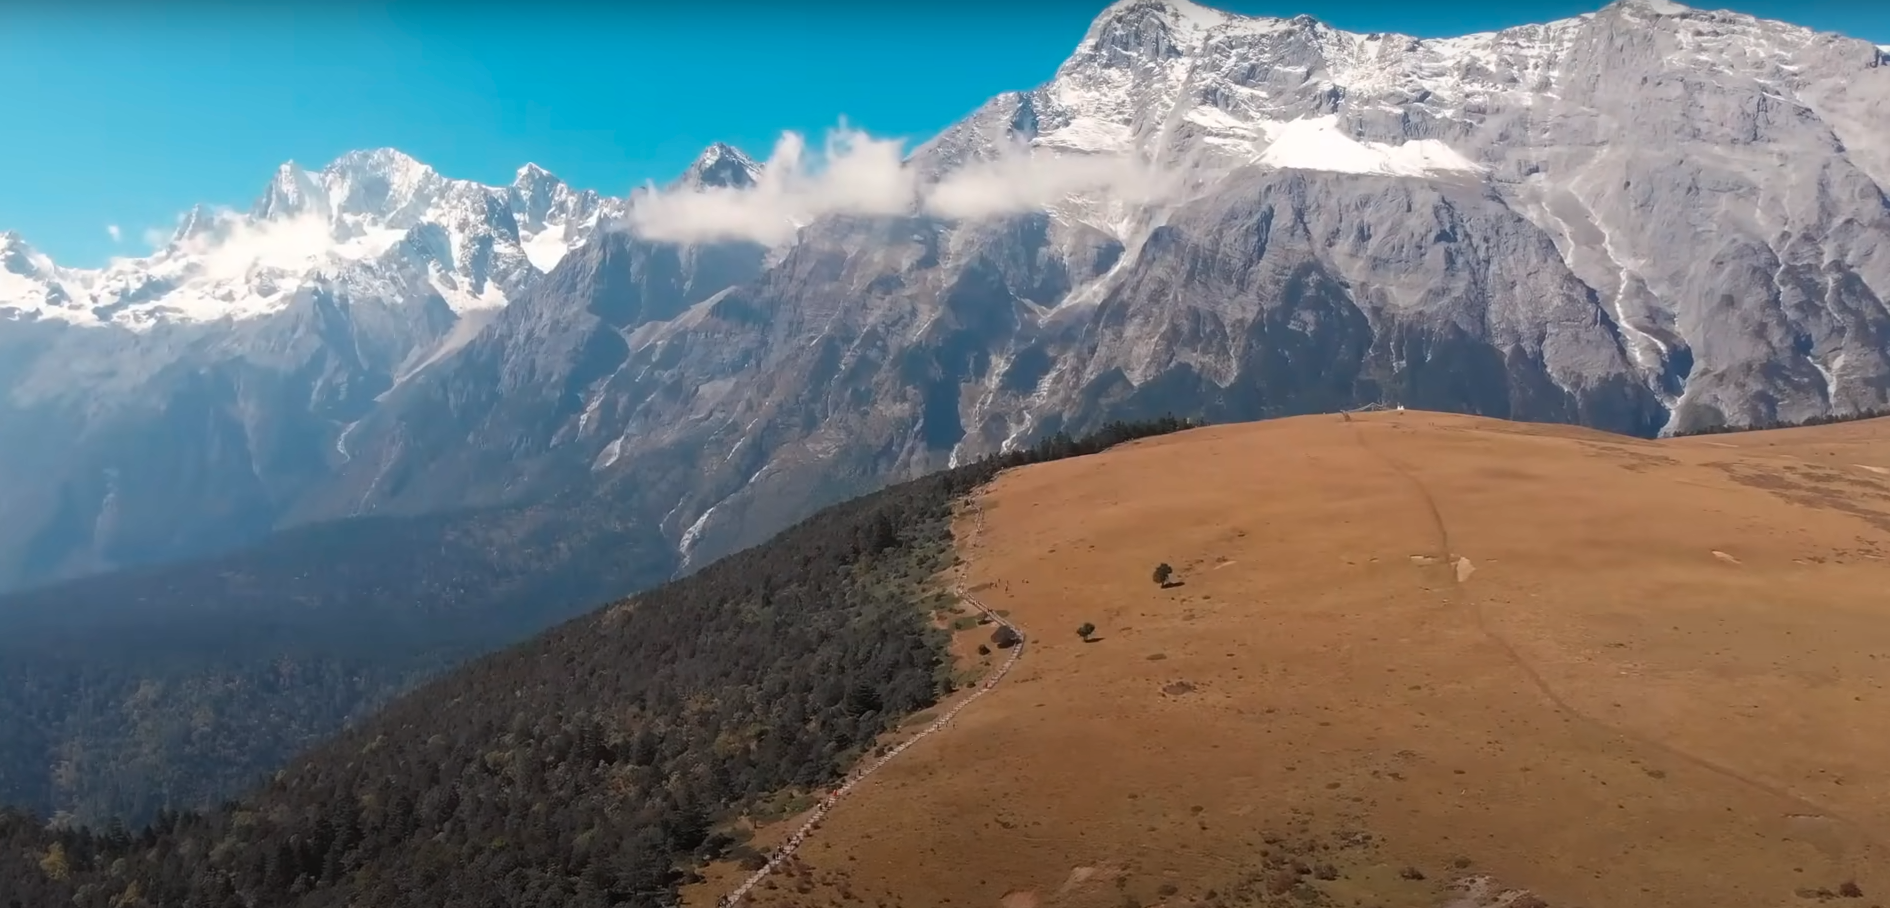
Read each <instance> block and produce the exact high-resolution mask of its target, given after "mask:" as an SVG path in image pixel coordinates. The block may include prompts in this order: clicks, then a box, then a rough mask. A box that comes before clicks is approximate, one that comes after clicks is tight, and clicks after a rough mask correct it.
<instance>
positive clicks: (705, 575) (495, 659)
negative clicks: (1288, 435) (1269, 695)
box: [0, 422, 1182, 908]
mask: <svg viewBox="0 0 1890 908" xmlns="http://www.w3.org/2000/svg"><path fill="white" fill-rule="evenodd" d="M1179 428H1182V426H1181V424H1179V423H1174V422H1168V423H1161V424H1154V425H1143V426H1116V427H1113V428H1112V429H1111V431H1110V432H1109V433H1108V434H1107V435H1105V436H1102V437H1098V438H1092V439H1086V440H1084V441H1081V442H1071V441H1070V440H1069V439H1067V438H1065V439H1059V440H1057V441H1056V442H1055V443H1053V444H1047V445H1045V446H1043V447H1042V448H1041V449H1039V450H1035V451H1031V452H1020V453H1019V454H1016V455H1012V456H1010V457H1008V458H1005V459H1004V460H1002V461H999V460H990V461H984V462H980V463H978V464H973V465H967V466H966V467H963V468H960V469H958V470H954V471H950V472H947V473H941V474H937V475H934V476H931V477H927V478H925V479H922V480H918V481H915V482H912V483H906V484H903V485H900V486H897V487H894V488H891V489H887V490H883V491H881V492H879V493H876V494H874V495H872V496H868V497H866V498H862V499H859V500H856V501H853V502H849V503H847V504H845V505H842V506H838V507H834V508H830V509H827V510H824V511H822V512H821V513H820V514H818V515H816V516H815V517H813V518H810V519H809V520H806V521H804V522H802V523H800V524H798V525H797V526H796V527H794V528H793V529H792V530H790V531H789V532H787V533H785V534H783V535H782V536H780V537H779V538H777V539H775V540H772V541H770V542H769V543H768V544H767V545H764V546H760V547H757V548H754V549H751V550H749V551H746V552H743V553H740V554H738V555H735V556H732V557H730V558H728V559H726V560H723V561H721V562H718V563H716V564H714V565H711V566H709V567H707V568H705V569H704V570H702V571H700V572H698V573H696V574H693V575H691V576H690V577H688V578H685V579H683V580H680V581H676V582H673V583H670V584H666V585H664V586H662V587H659V588H657V589H655V590H652V591H650V592H647V593H644V594H642V595H639V596H636V597H633V598H630V599H627V600H623V601H619V602H616V603H613V604H611V605H610V606H608V607H605V608H602V609H599V610H597V611H595V612H592V613H591V614H589V615H586V616H584V617H581V618H578V619H576V620H573V621H571V622H568V623H566V624H564V625H563V626H560V627H558V628H554V629H552V630H550V631H547V632H545V633H543V634H540V635H538V636H537V637H535V638H533V639H532V640H529V641H527V642H525V643H523V644H520V645H518V646H515V647H512V648H510V649H508V650H506V651H504V652H501V653H498V654H495V655H492V656H489V657H487V658H484V659H481V660H478V661H477V662H475V663H472V664H470V665H468V666H465V667H463V668H461V669H459V670H457V671H455V672H453V673H452V674H450V675H448V676H446V677H444V678H441V679H438V680H437V681H435V682H433V683H430V684H428V685H427V686H425V687H423V688H422V689H420V690H418V691H416V692H414V693H413V694H411V695H409V696H407V697H404V698H402V699H401V700H399V701H397V702H396V703H394V704H393V705H391V706H389V707H388V708H387V709H386V710H384V711H382V712H381V713H379V714H378V715H376V716H375V717H374V718H372V719H370V720H368V721H366V722H363V723H362V724H361V725H359V726H357V727H356V728H354V729H352V730H350V731H349V732H346V733H344V734H343V735H342V736H340V737H338V738H336V739H335V740H333V741H331V742H329V743H327V744H325V745H323V746H322V747H319V748H316V749H314V750H312V751H310V752H309V753H307V754H305V755H303V756H302V757H300V758H298V759H296V760H295V761H293V762H292V763H291V764H290V765H289V766H288V767H286V768H285V769H284V770H283V771H282V772H280V773H277V774H276V775H275V776H273V777H272V778H271V779H270V780H269V781H268V782H267V783H266V784H265V785H264V786H263V787H262V788H261V789H260V790H258V791H256V792H254V793H253V794H252V795H251V796H250V797H249V798H248V799H246V800H245V801H243V802H241V803H238V804H233V805H230V806H228V807H227V808H225V809H222V810H218V811H215V812H212V813H209V814H207V815H194V814H193V815H185V816H181V817H180V816H177V815H174V814H166V815H163V816H160V817H159V819H158V821H157V822H156V823H155V824H154V825H153V826H152V827H151V828H150V829H148V830H145V831H143V832H142V833H141V834H140V835H139V836H133V835H131V834H129V833H126V832H125V831H124V830H123V829H122V828H117V829H113V828H110V827H108V828H107V829H106V830H105V831H104V832H103V833H102V834H91V833H88V832H84V831H75V830H70V829H61V830H48V829H45V828H43V827H42V826H41V824H40V822H39V821H38V820H37V819H36V818H33V817H31V816H29V815H25V814H20V813H0V843H4V844H3V845H0V892H4V893H7V894H8V895H9V896H11V897H17V898H23V899H25V900H26V901H28V902H30V903H31V904H34V905H40V904H74V905H80V906H87V908H90V906H106V905H110V906H113V908H155V906H169V905H183V904H192V905H205V906H210V908H225V906H232V905H247V904H271V905H285V906H286V905H300V906H318V905H319V906H340V905H346V904H358V903H361V902H369V903H372V904H375V905H381V906H387V908H402V906H409V905H414V906H418V905H440V904H465V905H469V906H473V905H478V906H484V905H500V904H504V905H534V906H536V905H547V906H548V905H560V906H579V908H589V906H601V905H635V906H654V905H663V904H673V897H674V886H675V884H676V883H677V882H678V881H679V880H680V879H681V877H682V876H683V872H685V871H687V870H688V869H689V868H690V867H691V865H693V864H694V863H695V862H696V861H698V860H700V859H701V858H703V857H707V856H711V855H718V854H723V853H727V852H729V851H730V850H731V849H733V848H735V846H736V845H737V844H738V843H737V841H736V839H735V838H734V837H733V836H731V835H729V834H728V833H727V831H726V830H722V829H717V828H716V826H718V825H720V824H721V823H722V822H723V821H724V820H725V819H728V818H731V817H733V816H735V815H738V814H742V813H748V812H753V813H755V814H757V815H761V814H765V813H767V812H769V811H770V810H773V811H776V812H778V811H780V810H781V809H782V808H783V807H787V806H790V805H791V804H792V803H793V798H792V796H796V795H800V794H803V793H805V792H807V791H809V790H811V789H813V788H814V787H816V786H820V785H824V784H828V783H830V782H832V781H833V780H834V779H836V778H837V777H838V776H839V774H840V773H842V772H844V770H845V769H846V768H847V767H848V766H849V765H850V764H851V763H852V762H853V761H854V760H855V759H857V758H858V757H859V756H860V755H861V754H862V753H864V752H865V751H867V750H869V749H870V748H872V747H873V746H874V744H875V739H876V737H877V736H878V735H879V734H881V733H882V732H885V731H889V730H891V729H893V728H894V727H896V726H897V724H898V723H899V722H900V721H902V720H903V719H904V718H905V717H906V716H907V715H908V714H910V713H911V712H913V711H915V710H917V709H919V708H922V707H924V706H927V705H929V704H931V703H932V702H934V701H935V700H936V699H937V698H938V697H940V696H943V695H945V694H948V693H950V692H951V691H952V690H953V689H954V688H955V687H957V686H959V685H958V684H956V683H955V682H954V680H953V677H952V673H951V672H950V671H949V666H946V665H944V664H943V662H944V658H943V657H944V651H943V645H944V642H945V640H946V638H948V637H949V633H948V632H946V631H944V630H942V629H940V628H938V627H935V626H934V621H942V622H951V621H954V620H957V619H959V618H961V617H962V615H961V614H960V611H959V605H958V603H956V602H955V601H954V600H953V599H952V598H951V597H950V596H949V595H947V594H944V593H943V592H942V591H940V590H939V589H937V588H936V587H935V586H934V578H935V575H936V574H937V573H938V572H939V571H941V570H943V569H945V568H946V567H948V566H949V564H950V561H951V532H952V531H951V526H950V520H951V516H952V511H953V505H954V502H955V501H956V499H957V498H958V497H959V496H961V495H962V494H963V493H964V492H966V491H968V490H969V489H971V488H973V487H975V486H976V485H978V484H979V483H982V482H984V481H986V480H988V479H989V478H990V477H991V476H992V475H993V474H995V473H996V472H997V470H998V469H999V468H1001V467H1003V466H1010V465H1020V464H1023V463H1027V462H1031V461H1035V460H1045V459H1055V458H1061V457H1069V456H1075V455H1079V454H1087V453H1092V452H1094V451H1096V450H1099V449H1101V448H1104V447H1107V446H1109V445H1110V444H1114V443H1117V442H1121V441H1125V440H1128V439H1130V438H1134V437H1138V436H1142V435H1147V434H1151V433H1161V432H1170V431H1174V430H1176V429H1179ZM965 620H970V619H965ZM776 796H782V797H780V798H776ZM771 801H772V802H773V803H770V802H771ZM783 802H785V803H783Z"/></svg>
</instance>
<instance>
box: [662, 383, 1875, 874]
mask: <svg viewBox="0 0 1890 908" xmlns="http://www.w3.org/2000/svg"><path fill="white" fill-rule="evenodd" d="M979 501H980V503H981V506H982V508H983V509H984V511H985V522H984V528H983V529H982V530H976V529H974V527H973V522H972V521H970V520H969V518H966V519H964V520H962V521H961V524H960V526H959V531H958V535H959V539H960V542H961V550H960V554H961V555H962V556H963V558H964V564H963V565H962V566H961V567H960V568H959V571H960V572H961V575H960V576H959V577H956V578H952V580H955V581H957V582H962V583H964V584H965V585H966V587H967V588H969V589H971V590H973V591H975V592H976V594H977V595H978V596H979V597H980V598H981V599H982V600H983V601H985V602H986V603H988V604H989V605H991V606H992V607H994V608H999V609H1005V610H1008V612H1009V615H1010V617H1011V619H1012V620H1014V621H1016V622H1017V624H1018V625H1019V626H1020V627H1021V628H1022V629H1023V630H1024V631H1025V632H1026V633H1027V634H1029V635H1030V643H1029V646H1030V650H1029V651H1028V652H1027V653H1026V655H1025V656H1024V658H1023V660H1022V662H1021V663H1020V664H1019V666H1018V667H1017V669H1016V670H1015V671H1014V672H1013V673H1012V674H1011V675H1010V677H1009V678H1008V679H1007V680H1006V681H1005V682H1004V683H1003V684H1002V685H1000V686H999V687H998V688H997V689H996V690H995V691H993V692H992V694H991V695H990V696H987V697H985V698H984V699H983V700H981V701H980V702H978V703H977V704H975V705H974V706H973V707H972V708H970V709H967V710H966V711H965V712H964V713H963V714H962V715H961V716H960V717H959V718H958V720H957V721H956V722H955V724H953V725H952V726H951V727H949V728H948V729H946V730H944V731H943V732H941V733H940V734H937V735H934V736H932V737H931V738H929V739H927V740H926V741H924V742H921V743H920V744H919V745H918V746H915V747H913V748H912V749H911V750H909V751H908V752H907V753H905V754H903V755H902V756H901V757H900V758H899V759H897V760H895V761H893V762H892V763H890V764H888V766H887V767H886V768H885V769H883V770H882V771H881V772H879V773H878V774H877V775H875V776H874V777H873V778H872V780H871V781H869V782H868V783H866V784H865V785H863V786H862V787H861V788H860V789H859V790H858V791H857V792H855V793H854V794H853V795H852V796H850V797H849V798H847V799H846V800H845V801H843V802H842V803H841V805H840V806H839V807H838V808H837V809H836V810H835V811H834V812H833V813H832V814H831V815H830V817H829V818H828V820H827V821H826V823H825V824H824V825H823V827H822V828H821V829H820V831H819V832H818V833H816V834H815V835H814V836H813V838H812V839H811V840H810V841H809V843H808V844H807V845H806V846H804V847H803V848H802V849H801V851H800V853H799V860H798V861H797V866H796V867H795V868H793V869H792V870H791V871H790V872H788V873H782V874H777V875H775V876H773V877H771V878H770V879H771V883H772V885H771V886H764V887H763V888H761V889H759V890H757V891H756V893H755V894H754V896H752V897H751V898H750V899H749V901H748V903H749V904H755V905H770V906H816V905H833V904H838V905H870V906H882V905H883V906H895V905H897V906H907V908H929V906H954V908H971V906H976V908H1053V906H1054V908H1062V906H1069V908H1089V906H1096V908H1102V906H1124V905H1130V904H1139V905H1142V906H1155V905H1168V906H1182V905H1229V906H1231V905H1295V906H1315V905H1330V906H1354V905H1358V906H1382V908H1405V906H1410V908H1420V906H1421V908H1443V906H1453V908H1455V906H1463V908H1468V906H1496V905H1508V906H1511V908H1540V906H1543V905H1547V906H1554V908H1575V906H1583V908H1742V906H1808V905H1814V904H1817V903H1819V902H1821V901H1830V902H1832V903H1833V904H1835V905H1855V906H1858V908H1871V906H1876V905H1880V904H1882V905H1890V560H1886V559H1887V558H1890V421H1884V420H1875V421H1869V422H1859V423H1849V424H1844V425H1837V426H1827V427H1819V428H1812V429H1791V430H1781V431H1775V432H1762V433H1749V434H1740V435H1718V436H1708V437H1702V438H1693V439H1681V440H1672V441H1660V442H1650V441H1643V440H1637V439H1629V438H1621V437H1616V436H1610V435H1604V434H1601V433H1597V432H1591V431H1586V430H1581V429H1573V428H1567V427H1551V426H1538V425H1527V424H1517V423H1505V422H1499V421H1494V420H1486V419H1476V418H1471V417H1463V416H1453V415H1444V414H1434V413H1420V412H1407V413H1402V414H1398V413H1372V414H1365V415H1356V416H1353V417H1352V418H1350V419H1349V420H1348V419H1345V418H1342V417H1339V416H1316V417H1303V418H1294V419H1285V420H1277V421H1271V422H1265V423H1255V424H1247V425H1231V426H1217V427H1212V428H1208V429H1202V430H1195V431H1191V432H1186V433H1182V434H1179V435H1174V436H1167V437H1163V438H1157V439H1150V440H1145V441H1141V442H1137V443H1134V444H1131V445H1127V446H1124V447H1122V448H1118V449H1115V450H1112V451H1109V452H1106V453H1104V454H1101V455H1097V456H1093V457H1085V458H1078V459H1074V460H1068V461H1061V462H1056V463H1050V464H1045V465H1041V466H1034V467H1030V468H1026V469H1022V470H1017V471H1013V472H1010V473H1007V474H1005V475H1003V476H1002V477H1000V478H999V479H998V480H997V481H996V482H995V483H993V484H992V485H991V486H989V487H987V489H986V490H985V491H984V492H983V493H981V494H980V496H979ZM1161 562H1166V563H1169V564H1171V565H1173V566H1174V568H1175V571H1176V577H1177V579H1178V580H1179V585H1174V586H1170V587H1167V588H1163V587H1161V586H1158V585H1157V584H1156V583H1155V582H1154V581H1153V580H1152V578H1151V572H1152V570H1153V569H1154V567H1155V565H1156V564H1158V563H1161ZM1085 622H1089V623H1093V624H1094V625H1095V626H1096V628H1097V630H1096V634H1095V639H1094V640H1093V641H1091V642H1085V641H1083V640H1082V639H1079V637H1078V636H1077V633H1076V628H1077V626H1078V625H1080V624H1083V623H1085ZM989 630H990V629H989V628H988V627H978V628H972V629H967V630H965V631H963V632H962V633H961V635H960V637H961V640H960V643H959V645H958V646H957V647H956V648H955V649H956V651H957V652H958V653H959V654H960V655H961V658H962V659H963V660H964V661H965V662H966V664H967V667H968V668H975V663H977V662H978V661H979V660H980V659H981V658H982V659H983V660H984V661H987V662H988V661H989V660H991V659H994V658H997V656H995V655H994V656H991V657H980V656H978V655H977V653H976V652H975V647H976V645H977V643H978V642H979V640H980V639H982V636H983V635H986V634H988V633H989ZM776 825H777V826H779V827H783V828H785V827H789V826H791V825H792V823H791V822H787V823H780V824H776ZM768 834H769V830H766V829H764V830H763V833H762V835H761V836H760V837H759V838H758V840H757V843H758V844H763V845H765V844H767V842H768ZM739 876H741V874H740V872H739V871H735V870H733V869H731V868H717V869H716V870H715V871H714V872H713V873H712V874H711V879H710V881H709V883H708V884H705V885H703V886H700V887H695V891H693V892H691V893H690V896H691V899H692V901H694V902H696V903H704V904H706V903H712V902H713V900H714V898H715V897H716V895H717V894H719V891H725V888H724V889H722V890H718V889H717V887H726V885H727V883H728V881H729V880H731V879H736V878H739Z"/></svg>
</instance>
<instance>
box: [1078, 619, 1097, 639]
mask: <svg viewBox="0 0 1890 908" xmlns="http://www.w3.org/2000/svg"><path fill="white" fill-rule="evenodd" d="M1095 633H1096V625H1094V624H1091V623H1089V622H1087V621H1085V622H1083V623H1082V625H1081V626H1079V627H1077V629H1076V636H1078V637H1081V638H1083V639H1084V640H1088V639H1089V638H1090V636H1091V635H1093V634H1095Z"/></svg>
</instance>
